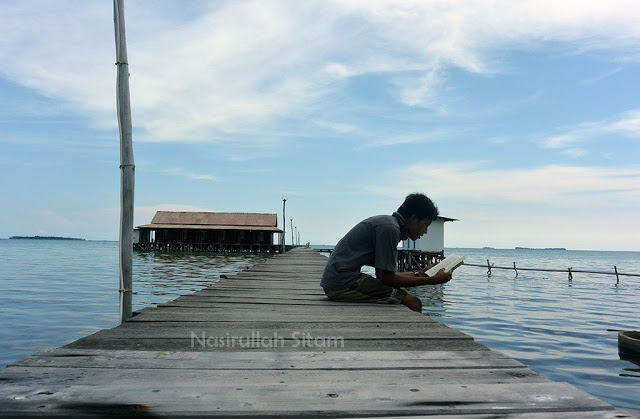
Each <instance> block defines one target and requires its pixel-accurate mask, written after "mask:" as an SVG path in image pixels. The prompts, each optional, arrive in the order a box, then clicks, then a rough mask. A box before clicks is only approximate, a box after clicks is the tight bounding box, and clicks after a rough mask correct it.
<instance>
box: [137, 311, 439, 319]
mask: <svg viewBox="0 0 640 419" xmlns="http://www.w3.org/2000/svg"><path fill="white" fill-rule="evenodd" d="M381 310H382V309H381ZM346 314H347V313H343V314H339V313H333V314H331V313H326V314H315V315H308V314H300V313H297V312H291V313H277V312H276V313H271V312H260V311H257V310H256V311H253V310H243V311H235V312H234V313H229V312H225V311H224V310H223V311H219V312H215V313H214V312H211V311H209V310H198V311H195V310H193V311H182V310H179V309H176V310H169V309H168V308H166V309H154V310H143V311H141V312H140V314H138V315H136V316H134V317H133V318H132V319H130V320H129V321H131V322H141V321H191V322H196V321H200V322H202V321H208V322H211V321H245V322H250V321H252V320H255V319H257V318H259V319H260V320H262V321H270V322H274V323H277V322H293V321H295V322H299V323H301V322H311V323H316V322H327V323H332V322H333V323H379V322H384V323H411V322H417V323H428V322H429V321H428V320H427V319H426V318H424V320H422V319H419V320H416V319H407V318H405V317H384V318H375V317H372V316H368V315H360V314H353V315H351V316H347V315H346Z"/></svg>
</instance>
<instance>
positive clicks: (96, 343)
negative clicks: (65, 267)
mask: <svg viewBox="0 0 640 419" xmlns="http://www.w3.org/2000/svg"><path fill="white" fill-rule="evenodd" d="M65 347H66V348H72V349H81V348H88V349H92V348H104V349H119V350H123V349H126V350H157V351H205V352H206V351H211V352H216V351H217V352H222V351H262V352H270V351H271V352H289V351H305V352H314V351H318V350H323V351H344V350H347V351H372V350H383V351H406V350H410V351H413V350H421V351H433V350H442V349H444V348H447V350H450V351H469V350H479V351H480V350H489V348H487V347H486V346H484V345H481V344H479V343H477V342H475V341H473V340H470V339H444V338H443V339H366V340H363V339H348V338H345V339H344V340H340V339H321V340H320V341H319V343H317V342H315V341H314V340H312V341H310V342H307V341H306V340H304V339H302V340H293V339H284V340H282V341H281V340H267V343H266V344H265V343H263V342H262V341H259V340H250V341H248V342H247V341H246V340H240V339H235V340H233V339H231V340H227V339H223V340H221V341H220V340H213V341H205V343H203V344H201V343H199V342H198V340H196V339H144V338H140V339H127V338H125V339H120V338H109V339H101V338H100V337H99V336H97V337H94V335H91V336H88V337H85V338H82V339H78V340H76V341H74V342H72V343H70V344H68V345H66V346H65Z"/></svg>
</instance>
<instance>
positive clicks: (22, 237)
mask: <svg viewBox="0 0 640 419" xmlns="http://www.w3.org/2000/svg"><path fill="white" fill-rule="evenodd" d="M9 239H18V240H80V241H84V239H77V238H74V237H55V236H11V237H9Z"/></svg>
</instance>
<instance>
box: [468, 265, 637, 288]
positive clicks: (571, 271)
mask: <svg viewBox="0 0 640 419" xmlns="http://www.w3.org/2000/svg"><path fill="white" fill-rule="evenodd" d="M463 265H465V266H475V267H478V268H487V277H489V278H490V277H491V270H492V269H506V270H513V271H515V273H516V278H517V277H518V271H519V270H520V271H536V272H563V273H567V277H568V279H569V281H572V280H573V274H574V273H583V274H597V275H615V276H616V285H618V284H619V283H620V277H621V276H635V277H640V274H633V273H623V272H618V267H617V266H614V267H613V272H607V271H589V270H582V269H573V268H567V269H553V268H520V267H517V266H516V263H515V262H513V267H511V266H495V265H494V264H493V263H491V262H489V259H487V264H486V265H480V264H477V263H467V262H463Z"/></svg>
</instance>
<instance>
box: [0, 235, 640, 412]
mask: <svg viewBox="0 0 640 419" xmlns="http://www.w3.org/2000/svg"><path fill="white" fill-rule="evenodd" d="M117 249H118V245H117V243H113V242H59V241H30V240H0V267H1V268H2V269H0V321H1V324H2V327H1V328H0V365H6V364H7V363H10V362H11V361H15V360H17V359H20V358H23V357H25V356H28V355H30V354H32V353H34V352H36V351H38V350H40V349H42V348H45V347H56V346H61V345H64V344H66V343H69V342H71V341H73V340H75V339H78V338H80V337H82V336H85V335H87V334H89V333H92V332H94V331H97V330H99V329H103V328H108V327H113V326H115V325H117V323H118V292H117V289H118V254H117ZM448 252H449V253H457V254H463V255H466V256H467V262H469V263H477V264H486V259H487V258H489V259H490V261H491V262H492V263H495V264H496V266H512V265H513V262H516V263H517V265H518V266H519V267H553V268H560V269H566V268H568V267H573V268H574V269H585V270H609V271H612V270H613V266H614V265H617V266H618V269H619V271H620V272H633V273H640V253H638V252H587V251H545V250H500V249H449V250H448ZM262 257H263V256H258V255H227V256H221V255H194V254H166V253H164V254H163V253H134V289H135V294H134V309H135V310H138V309H141V308H143V307H147V306H150V305H153V304H157V303H162V302H165V301H168V300H172V299H174V298H176V297H177V296H178V295H180V294H185V293H188V292H191V291H196V290H199V289H202V288H203V287H205V286H207V285H209V284H211V283H213V282H216V281H218V280H219V278H220V275H221V274H232V273H235V272H238V271H240V270H242V269H245V268H246V267H248V266H250V265H252V264H254V263H255V262H257V261H258V260H260V258H262ZM413 292H414V293H415V294H417V295H419V296H420V297H421V298H422V300H423V303H424V311H425V313H426V314H428V315H430V316H432V317H434V318H437V319H438V320H439V321H442V322H443V323H446V324H448V325H450V326H452V327H455V328H456V329H459V330H462V331H464V332H466V333H469V334H471V335H472V336H474V337H475V338H476V340H477V341H478V342H480V343H483V344H486V345H488V346H489V347H491V348H492V349H495V350H499V351H502V352H504V353H506V354H508V355H510V356H512V357H514V358H516V359H518V360H520V361H521V362H523V363H525V364H527V365H529V366H530V367H531V368H532V369H533V370H535V371H536V372H538V373H539V374H541V375H543V376H545V377H547V378H549V379H551V380H554V381H566V382H569V383H571V384H573V385H575V386H577V387H579V388H581V389H583V390H585V391H587V392H589V393H591V394H593V395H595V396H597V397H598V398H601V399H603V400H605V401H607V402H609V403H612V404H614V405H616V406H620V407H626V408H631V409H640V366H639V365H636V364H634V363H632V362H629V361H623V360H620V358H619V356H618V347H617V334H616V333H615V332H612V331H608V330H609V329H625V330H627V329H635V330H640V316H639V315H638V313H639V306H640V304H639V303H640V278H633V277H621V283H620V285H618V286H615V277H614V276H604V275H602V276H601V275H594V274H579V273H575V274H574V275H573V281H568V280H567V274H566V273H536V272H523V271H520V272H519V276H518V278H515V275H514V272H513V271H501V270H494V271H493V273H492V276H491V278H487V275H486V268H476V267H471V266H462V267H460V268H459V269H458V270H457V271H456V273H455V275H454V280H453V281H451V282H450V283H448V284H445V285H439V286H428V287H427V286H425V287H419V288H416V289H414V290H413Z"/></svg>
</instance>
